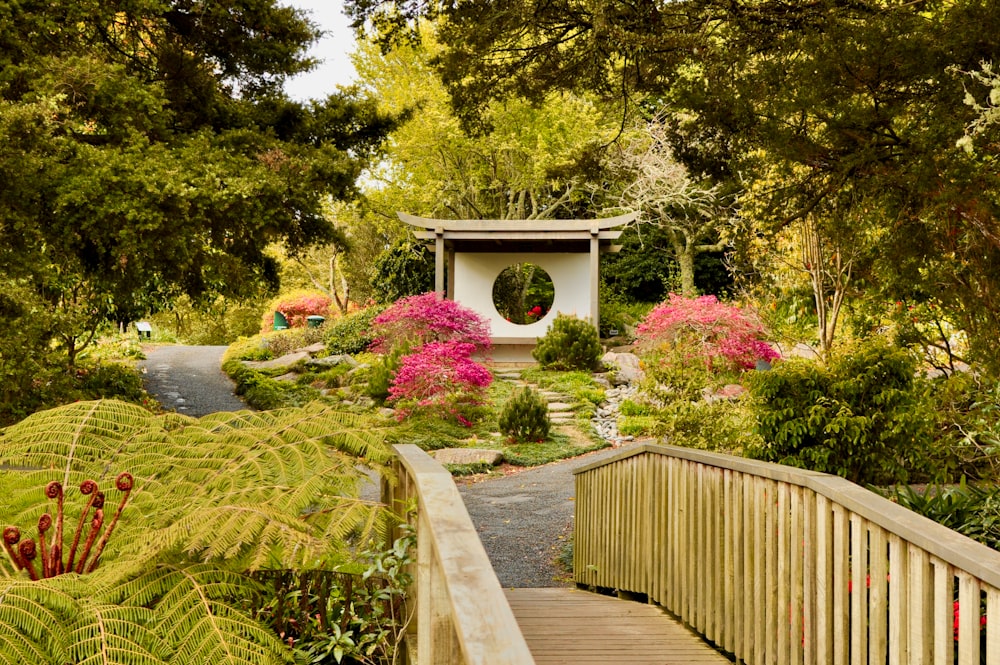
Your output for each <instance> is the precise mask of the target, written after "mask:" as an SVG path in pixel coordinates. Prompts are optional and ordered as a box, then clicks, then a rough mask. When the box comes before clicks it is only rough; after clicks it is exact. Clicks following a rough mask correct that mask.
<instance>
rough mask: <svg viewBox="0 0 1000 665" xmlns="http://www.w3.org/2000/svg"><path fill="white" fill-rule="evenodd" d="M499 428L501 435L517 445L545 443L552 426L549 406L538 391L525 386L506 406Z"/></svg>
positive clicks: (501, 415)
mask: <svg viewBox="0 0 1000 665" xmlns="http://www.w3.org/2000/svg"><path fill="white" fill-rule="evenodd" d="M499 426H500V432H501V433H503V434H506V435H507V436H508V437H510V438H511V439H512V440H513V441H516V442H517V443H527V442H529V441H544V440H545V439H546V437H548V435H549V429H550V428H551V426H552V423H551V421H550V420H549V408H548V404H546V402H545V400H544V399H543V398H542V396H541V395H540V394H539V393H538V392H537V391H535V390H533V389H532V388H531V387H530V386H525V387H524V388H522V389H521V390H519V391H517V392H516V393H515V394H514V396H513V397H511V398H510V400H508V402H507V403H506V404H505V405H504V407H503V410H502V411H501V412H500V418H499Z"/></svg>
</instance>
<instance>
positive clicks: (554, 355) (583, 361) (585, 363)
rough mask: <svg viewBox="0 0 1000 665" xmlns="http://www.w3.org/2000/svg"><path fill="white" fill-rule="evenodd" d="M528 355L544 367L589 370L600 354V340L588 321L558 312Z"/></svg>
mask: <svg viewBox="0 0 1000 665" xmlns="http://www.w3.org/2000/svg"><path fill="white" fill-rule="evenodd" d="M531 355H532V357H534V359H535V360H537V361H538V363H539V364H540V365H541V366H542V368H543V369H555V370H575V369H578V370H587V371H589V370H593V369H594V368H595V367H596V366H597V363H598V361H599V360H600V358H601V340H600V338H599V337H598V335H597V329H596V328H594V326H593V325H591V323H590V322H589V321H585V320H583V319H578V318H577V317H575V316H572V315H569V314H559V315H557V316H556V318H555V320H553V321H552V325H551V326H550V327H549V330H548V332H547V333H545V336H544V337H541V338H539V340H538V344H537V345H536V346H535V349H534V351H532V352H531Z"/></svg>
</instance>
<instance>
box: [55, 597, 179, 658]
mask: <svg viewBox="0 0 1000 665" xmlns="http://www.w3.org/2000/svg"><path fill="white" fill-rule="evenodd" d="M82 605H83V607H82V610H83V611H82V612H81V616H80V618H79V620H78V621H77V622H76V624H75V625H74V627H73V632H72V640H73V648H72V649H71V653H72V655H73V659H74V660H73V662H74V663H76V664H77V665H165V664H166V663H167V660H168V658H169V657H170V649H169V648H168V647H167V645H166V643H165V642H164V641H163V639H161V638H160V636H159V635H157V633H156V631H155V630H154V627H155V625H156V621H155V619H156V614H155V613H154V612H153V610H151V609H149V608H146V607H138V606H132V605H119V604H113V605H108V604H100V603H83V604H82Z"/></svg>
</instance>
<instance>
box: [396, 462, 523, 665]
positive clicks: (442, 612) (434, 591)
mask: <svg viewBox="0 0 1000 665" xmlns="http://www.w3.org/2000/svg"><path fill="white" fill-rule="evenodd" d="M393 449H394V450H395V452H396V455H395V457H394V459H393V460H392V462H391V465H392V466H393V470H394V471H395V472H396V473H395V476H396V478H397V479H398V482H397V483H395V484H388V483H386V484H384V485H383V488H382V492H383V501H385V503H386V504H387V505H388V506H389V507H390V508H391V509H392V510H394V511H395V512H396V513H397V514H399V515H406V514H407V509H408V507H409V506H412V505H414V504H415V506H416V515H415V516H414V515H412V514H411V515H410V519H413V520H414V523H413V526H414V527H415V528H416V537H417V561H416V569H415V573H414V576H413V578H414V581H413V588H412V589H411V592H410V594H409V596H410V597H409V600H408V603H410V605H409V606H408V608H407V609H408V610H411V609H412V610H414V611H413V612H412V614H411V616H412V617H413V619H412V620H411V622H410V625H409V626H408V629H407V633H408V634H407V645H406V648H407V651H408V657H409V662H411V663H414V664H415V665H432V664H433V665H439V664H441V665H443V664H451V663H455V664H463V665H533V664H534V662H535V661H534V660H533V659H532V656H531V652H530V651H529V650H528V645H527V643H526V642H525V641H524V636H523V635H522V634H521V629H520V628H519V627H518V625H517V621H516V620H515V619H514V614H513V613H512V612H511V609H510V605H509V604H508V602H507V598H506V596H505V595H504V592H503V588H502V587H501V586H500V581H499V580H498V579H497V576H496V573H495V572H494V571H493V567H492V566H491V565H490V561H489V558H488V557H487V555H486V550H485V549H484V548H483V544H482V542H481V541H480V540H479V536H478V534H477V533H476V530H475V528H474V527H473V525H472V520H471V518H470V517H469V513H468V512H467V511H466V510H465V504H464V503H463V502H462V497H461V495H459V493H458V489H457V488H456V487H455V483H454V481H453V480H452V477H451V474H450V473H448V471H447V470H445V469H444V467H442V466H441V465H440V464H438V463H437V462H435V461H434V460H433V459H432V458H431V457H430V456H429V455H427V453H425V452H424V451H422V450H421V449H420V448H418V447H417V446H414V445H409V444H406V445H396V446H393Z"/></svg>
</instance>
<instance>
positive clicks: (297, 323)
mask: <svg viewBox="0 0 1000 665" xmlns="http://www.w3.org/2000/svg"><path fill="white" fill-rule="evenodd" d="M332 304H333V301H332V300H330V298H329V296H327V295H325V294H323V293H319V292H317V291H293V292H292V293H289V294H286V295H283V296H279V297H278V298H276V299H275V300H272V301H271V303H270V304H269V306H268V309H267V312H266V313H265V314H264V320H263V323H262V327H261V332H268V331H270V330H272V329H273V327H274V313H275V312H281V313H282V314H284V315H285V318H286V319H288V325H289V327H291V328H305V327H306V323H307V321H306V317H309V316H325V317H329V316H330V306H331V305H332Z"/></svg>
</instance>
